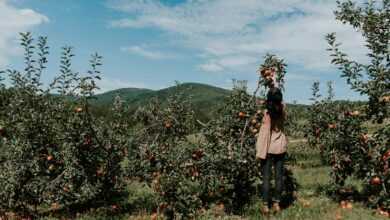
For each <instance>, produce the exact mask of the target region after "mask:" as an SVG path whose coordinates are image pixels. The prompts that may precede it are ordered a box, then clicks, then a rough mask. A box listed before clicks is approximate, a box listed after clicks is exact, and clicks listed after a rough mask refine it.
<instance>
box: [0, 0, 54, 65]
mask: <svg viewBox="0 0 390 220" xmlns="http://www.w3.org/2000/svg"><path fill="white" fill-rule="evenodd" d="M47 22H49V18H48V17H46V16H45V15H43V14H40V13H38V12H36V11H34V10H31V9H20V8H16V7H14V6H12V5H11V3H10V2H9V1H7V0H0V30H1V32H0V67H4V66H5V65H7V64H8V62H9V58H10V56H12V55H16V54H18V51H17V47H16V39H17V38H18V37H19V35H18V33H19V32H24V31H28V30H30V29H31V28H33V27H35V26H37V25H40V24H43V23H47Z"/></svg>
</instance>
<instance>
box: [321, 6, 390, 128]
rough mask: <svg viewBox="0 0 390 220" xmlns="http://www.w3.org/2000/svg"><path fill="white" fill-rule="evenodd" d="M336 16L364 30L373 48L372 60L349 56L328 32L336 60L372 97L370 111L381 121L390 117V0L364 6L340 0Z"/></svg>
mask: <svg viewBox="0 0 390 220" xmlns="http://www.w3.org/2000/svg"><path fill="white" fill-rule="evenodd" d="M337 2H338V10H337V11H336V12H335V15H336V19H337V20H339V21H341V22H343V23H344V24H346V23H348V24H350V25H351V26H352V27H353V28H354V29H356V30H357V31H359V32H361V34H362V36H363V37H364V39H365V41H366V47H367V49H368V50H369V52H368V54H367V56H368V58H369V60H370V61H369V63H368V64H361V63H358V62H356V61H353V60H351V59H350V58H348V56H347V54H346V53H344V52H342V51H341V49H340V45H341V44H340V43H337V42H336V35H335V33H332V34H328V35H327V37H326V38H327V41H328V43H329V46H330V48H329V49H328V50H329V51H331V53H332V54H331V56H332V57H333V59H332V63H333V64H335V65H337V66H338V68H339V69H340V70H341V71H342V75H341V76H342V77H344V78H346V80H347V82H348V84H350V86H351V88H352V89H353V90H355V91H357V92H360V93H361V94H364V95H367V96H368V97H369V106H368V108H367V114H368V116H369V117H373V118H374V119H376V120H377V122H382V121H383V119H384V118H387V117H388V112H389V103H390V99H389V98H387V97H389V96H390V53H389V45H390V35H389V32H390V1H389V0H382V1H379V2H380V3H378V2H375V1H370V2H369V3H368V4H366V5H365V6H364V7H363V6H360V5H358V4H357V3H354V2H353V1H351V0H348V1H342V2H340V1H337Z"/></svg>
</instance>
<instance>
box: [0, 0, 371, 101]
mask: <svg viewBox="0 0 390 220" xmlns="http://www.w3.org/2000/svg"><path fill="white" fill-rule="evenodd" d="M335 9H336V3H335V1H331V0H323V1H316V0H294V1H281V0H278V1H273V2H272V3H271V2H270V1H265V0H248V1H235V0H210V1H204V0H171V1H168V0H132V1H126V0H98V1H93V2H92V3H91V1H77V0H69V1H66V2H65V1H61V2H58V1H39V0H0V12H1V13H0V14H1V15H0V17H1V18H2V19H1V22H0V27H2V30H3V31H2V33H1V34H0V49H1V50H0V69H6V68H12V69H13V68H15V69H21V67H22V64H23V60H22V57H23V52H22V51H21V48H20V47H19V46H18V38H19V32H26V31H30V32H32V34H33V36H34V38H37V37H38V36H41V35H42V36H47V37H48V43H49V46H50V56H49V60H48V61H49V63H48V68H47V70H46V71H45V72H44V73H43V77H42V80H43V82H44V84H45V85H47V84H48V83H49V82H50V81H51V80H52V79H53V78H54V76H55V74H56V73H57V72H58V66H59V57H60V49H61V47H62V46H66V45H70V46H73V47H74V48H75V50H74V54H75V55H76V56H75V57H74V60H73V61H74V62H73V69H74V70H75V71H80V72H83V71H86V70H87V69H88V60H89V58H90V54H92V53H94V52H98V53H99V54H100V55H102V56H103V68H102V72H103V74H102V78H103V79H102V81H101V82H99V83H98V85H99V86H100V87H101V88H102V90H101V91H99V93H104V92H106V91H110V90H115V89H121V88H146V89H151V90H159V89H164V88H167V87H170V86H173V85H174V82H175V81H179V82H181V83H200V84H206V85H211V86H215V87H219V88H224V89H231V88H232V82H231V80H232V79H238V80H247V81H248V88H249V91H253V89H254V87H255V86H256V80H257V78H258V76H257V73H256V71H257V68H258V66H259V65H260V64H261V63H262V61H263V57H264V55H265V54H266V53H273V54H276V55H277V56H279V57H281V58H283V59H284V60H285V61H286V63H287V64H288V68H287V74H286V84H285V87H286V90H285V97H286V102H289V103H292V102H293V101H297V102H298V103H300V104H309V103H310V100H309V98H310V97H311V90H310V88H311V85H312V83H313V82H314V81H320V82H321V93H322V94H325V93H326V92H325V91H326V82H327V81H333V85H334V89H335V94H336V96H335V99H337V100H352V101H355V100H362V101H365V100H366V97H364V96H361V95H359V94H358V93H356V92H353V91H352V90H351V89H350V87H349V86H348V85H347V84H346V82H345V79H343V78H341V77H340V72H339V71H338V70H337V69H336V68H335V67H334V66H332V65H331V64H330V59H331V58H330V56H329V54H328V53H327V51H326V48H327V43H326V40H325V39H324V38H325V35H326V34H327V33H330V32H336V33H337V36H338V39H340V41H341V42H342V43H343V49H345V51H346V52H348V54H349V55H350V56H351V57H352V58H354V59H356V60H358V61H363V62H364V61H366V59H367V58H366V48H365V47H364V46H363V45H364V40H363V39H362V37H361V35H360V33H357V32H356V31H354V30H353V29H351V28H350V27H349V26H348V25H343V24H341V23H339V22H337V21H336V20H335V17H334V15H333V11H334V10H335Z"/></svg>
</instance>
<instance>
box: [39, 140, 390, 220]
mask: <svg viewBox="0 0 390 220" xmlns="http://www.w3.org/2000/svg"><path fill="white" fill-rule="evenodd" d="M289 153H290V154H292V155H294V157H295V158H296V162H295V163H294V164H292V165H290V166H292V169H293V172H294V176H295V178H296V179H297V180H298V183H299V184H300V188H299V190H298V194H297V198H298V199H297V201H296V202H295V203H294V204H293V205H291V206H290V207H288V208H287V209H285V210H283V211H282V212H281V213H279V214H276V215H271V216H269V217H268V218H265V217H263V216H262V215H261V213H260V209H259V207H260V198H257V197H255V198H254V201H253V202H252V203H251V204H249V205H248V206H247V207H246V208H245V209H244V210H243V213H242V214H241V215H240V216H230V215H226V214H225V213H223V212H221V210H217V209H210V210H208V211H207V212H206V213H204V214H203V215H202V216H200V217H199V218H198V219H201V220H206V219H231V220H233V219H248V220H251V219H270V220H276V219H288V220H300V219H315V220H332V219H335V220H336V219H337V220H341V219H343V220H359V219H361V220H371V219H388V218H384V217H382V216H379V215H377V214H376V212H375V210H372V209H368V208H366V207H364V206H363V204H361V203H358V202H354V203H353V208H352V210H346V209H341V208H340V207H339V204H338V202H336V201H333V200H332V199H331V198H329V197H328V196H327V195H326V194H325V192H323V191H321V190H320V189H321V188H322V187H324V186H325V185H326V184H327V183H328V182H329V181H330V177H329V171H330V169H329V167H327V166H323V165H322V164H321V162H320V157H319V154H318V152H317V151H316V150H314V149H310V148H308V146H307V145H306V144H305V142H304V140H302V139H300V140H297V141H292V142H291V144H290V146H289ZM128 190H129V199H128V201H127V203H129V204H130V203H131V204H132V206H134V207H137V208H134V209H133V213H129V214H121V215H110V214H105V213H104V212H102V213H100V214H99V212H97V211H95V212H91V213H85V214H82V215H79V216H78V217H77V219H79V220H90V219H91V220H92V219H98V220H99V219H118V220H120V219H135V220H136V219H138V220H147V219H151V215H150V206H151V205H152V204H153V202H154V201H153V199H152V198H151V197H153V196H152V192H151V189H149V188H147V187H146V186H145V185H143V184H131V185H129V187H128ZM145 197H146V198H145ZM142 207H143V208H142ZM148 207H149V208H148ZM45 219H47V220H48V219H51V218H45ZM159 219H161V218H159Z"/></svg>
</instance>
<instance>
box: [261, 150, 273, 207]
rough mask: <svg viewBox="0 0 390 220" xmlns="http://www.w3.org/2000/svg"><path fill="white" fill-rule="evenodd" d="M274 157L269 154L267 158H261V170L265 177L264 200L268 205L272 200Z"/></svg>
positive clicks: (263, 186)
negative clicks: (271, 179)
mask: <svg viewBox="0 0 390 220" xmlns="http://www.w3.org/2000/svg"><path fill="white" fill-rule="evenodd" d="M271 162H272V158H270V156H269V155H267V158H266V159H265V160H261V172H262V177H263V185H262V194H263V201H264V202H265V203H266V204H267V205H268V204H269V202H270V192H269V191H270V178H271V165H272V163H271Z"/></svg>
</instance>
